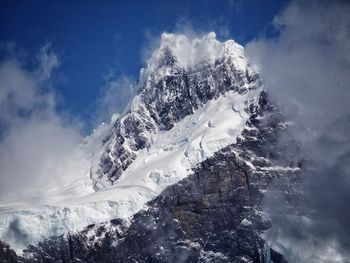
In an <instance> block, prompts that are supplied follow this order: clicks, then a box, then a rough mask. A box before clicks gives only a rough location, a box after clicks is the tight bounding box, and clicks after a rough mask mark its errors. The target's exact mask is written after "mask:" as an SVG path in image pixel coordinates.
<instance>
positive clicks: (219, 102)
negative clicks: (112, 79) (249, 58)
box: [0, 33, 262, 253]
mask: <svg viewBox="0 0 350 263" xmlns="http://www.w3.org/2000/svg"><path fill="white" fill-rule="evenodd" d="M163 39H164V41H163V42H162V44H161V48H162V47H163V46H164V43H167V45H173V46H174V47H175V49H174V50H175V54H176V56H178V58H179V61H180V63H181V64H182V65H183V66H184V67H191V66H192V65H195V64H196V63H214V62H215V58H216V57H217V56H221V55H222V54H226V53H227V52H229V53H230V52H232V53H234V55H235V57H236V56H237V54H238V57H239V58H240V59H238V60H235V61H236V62H237V63H238V64H237V65H236V66H237V67H238V68H240V69H242V71H243V70H244V71H248V70H250V69H249V68H248V66H247V62H246V61H245V59H244V57H243V48H241V47H240V46H239V45H237V44H235V45H233V44H232V42H230V41H228V42H224V43H220V42H218V41H217V40H216V39H215V34H213V33H210V34H209V35H207V36H205V37H203V38H202V39H192V40H189V39H187V38H186V37H185V36H183V35H171V34H166V35H163ZM168 42H169V43H168ZM187 47H190V48H187ZM228 47H232V48H228ZM183 49H185V51H184V50H183ZM182 51H184V52H185V53H184V54H183V53H181V52H182ZM186 52H187V53H186ZM188 52H189V53H188ZM157 54H158V53H157V51H155V52H154V54H153V56H152V58H151V60H150V62H149V64H148V67H147V68H146V70H143V71H142V72H141V75H142V76H143V77H144V76H145V74H146V73H145V72H147V71H149V70H150V69H151V68H153V67H155V65H156V64H157V62H156V61H155V57H157ZM203 54H205V56H202V55H203ZM203 59H204V60H203ZM157 61H158V60H157ZM191 63H192V64H191ZM152 70H154V69H152ZM164 74H166V73H164ZM142 76H141V77H142ZM141 83H142V80H141ZM251 85H252V86H250V84H249V83H244V85H243V86H242V87H241V89H240V90H239V91H237V90H230V91H228V92H226V93H224V94H221V95H220V96H218V97H217V98H215V99H212V100H209V101H208V102H207V103H205V104H204V105H203V106H200V107H199V108H198V109H196V110H195V111H194V113H193V114H190V115H188V116H186V117H184V118H183V119H181V120H180V121H178V122H177V123H175V124H174V126H173V127H172V128H171V129H170V130H158V131H157V132H156V133H154V134H152V135H151V142H152V143H151V145H150V146H149V147H145V148H143V149H140V150H139V151H138V153H137V157H136V159H135V160H134V161H133V162H132V163H131V164H130V165H129V166H128V167H127V169H126V170H125V171H124V172H123V173H122V175H121V176H120V178H119V179H118V180H117V181H115V182H114V183H113V185H112V186H110V187H106V188H103V189H99V191H95V190H96V188H94V185H93V183H92V180H90V177H91V175H92V171H93V170H95V169H96V164H97V163H98V160H99V158H100V157H101V155H102V153H103V152H104V151H105V145H104V144H103V143H102V140H103V138H105V137H106V136H108V134H110V132H111V129H112V130H113V122H112V123H111V124H109V125H106V124H105V125H102V126H101V127H99V128H98V129H97V130H96V131H95V132H94V134H93V135H91V136H90V137H88V138H86V141H85V142H84V143H83V144H82V145H81V148H80V150H81V153H82V155H84V158H82V161H81V163H79V164H77V167H76V173H75V175H72V176H71V177H70V178H69V179H67V181H65V182H64V184H62V185H57V186H55V187H53V188H51V189H47V191H46V194H45V195H43V196H41V197H40V201H38V200H37V202H35V205H34V204H33V202H32V201H30V200H29V201H28V200H27V201H21V202H19V201H16V202H11V201H6V202H1V204H0V239H1V240H4V241H7V242H8V243H10V244H11V246H12V247H13V248H14V249H15V250H16V252H19V253H21V251H22V250H23V249H24V248H25V247H26V246H27V245H28V244H33V243H37V242H38V241H40V240H42V239H43V238H45V237H50V236H54V235H60V234H62V233H65V232H67V231H75V230H80V229H82V228H83V227H85V226H87V225H89V224H92V223H98V222H103V221H107V220H110V219H112V218H116V217H120V218H124V219H128V218H130V217H131V216H132V215H133V214H135V213H136V212H137V211H139V210H140V209H142V208H144V206H145V203H146V202H147V201H149V200H151V199H152V198H154V197H156V196H157V195H158V194H159V193H160V192H161V191H162V190H164V189H165V188H166V187H167V186H169V185H172V184H175V183H176V182H178V181H179V180H181V179H182V178H184V177H186V176H187V175H189V174H190V173H191V169H192V168H193V167H194V166H195V165H197V164H199V163H200V162H202V161H203V160H205V159H206V158H208V157H210V156H212V155H213V154H214V153H215V152H216V151H218V150H220V149H222V148H223V147H225V146H227V145H230V144H232V143H235V142H236V140H237V138H238V136H240V134H241V133H242V131H243V129H244V128H245V124H246V122H247V120H248V118H249V117H250V116H249V114H248V111H246V109H247V108H248V107H249V106H251V105H257V103H258V98H259V94H260V92H261V89H262V87H258V88H257V87H256V83H254V84H251Z"/></svg>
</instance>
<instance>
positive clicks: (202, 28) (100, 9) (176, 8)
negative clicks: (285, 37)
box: [0, 0, 287, 123]
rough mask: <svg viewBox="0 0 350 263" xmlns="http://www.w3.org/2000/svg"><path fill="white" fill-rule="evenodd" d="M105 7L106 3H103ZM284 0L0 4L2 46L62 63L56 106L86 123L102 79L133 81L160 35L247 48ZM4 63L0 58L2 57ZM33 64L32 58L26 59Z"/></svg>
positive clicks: (6, 2)
mask: <svg viewBox="0 0 350 263" xmlns="http://www.w3.org/2000/svg"><path fill="white" fill-rule="evenodd" d="M102 2H103V3H102ZM286 4H287V1H285V0H265V1H260V0H255V1H254V0H245V1H243V0H231V1H180V0H178V1H89V4H87V2H86V1H2V2H1V8H0V32H1V34H0V42H1V43H8V42H14V43H15V44H16V47H17V49H23V50H25V51H26V52H27V53H28V54H35V53H37V52H38V50H39V49H40V48H41V47H42V46H43V45H45V44H46V43H51V49H52V50H53V51H54V52H55V54H56V55H57V56H58V58H59V60H60V68H59V70H58V72H57V73H56V74H55V78H56V79H55V83H54V85H53V87H54V88H55V92H56V93H57V94H58V96H59V97H60V98H61V99H60V106H61V107H63V108H64V109H66V110H68V111H69V112H70V113H71V114H73V115H74V116H77V117H79V118H80V119H82V120H83V121H84V122H86V123H90V122H91V118H92V116H93V114H94V111H95V108H96V98H98V97H99V96H101V89H102V88H103V87H104V86H105V85H106V76H108V74H109V73H110V72H113V74H114V75H113V76H114V77H115V78H118V76H121V75H126V76H130V77H132V78H134V79H137V78H138V74H139V70H140V68H141V67H142V65H143V63H144V58H143V55H142V54H143V53H142V51H143V50H144V49H145V47H147V46H148V45H149V44H150V42H152V39H153V38H156V37H158V36H159V35H160V34H161V33H162V32H164V31H167V32H174V31H181V30H182V29H183V28H185V27H188V26H190V27H192V29H193V30H195V31H197V32H209V31H215V32H216V33H217V35H218V38H219V39H221V40H225V39H228V38H233V39H235V40H236V41H237V42H239V43H241V44H245V43H247V42H248V41H250V40H251V39H253V38H254V37H257V36H259V35H261V34H266V33H269V28H270V27H269V25H270V23H271V21H272V20H273V18H274V17H275V16H276V14H278V13H279V12H280V11H281V9H282V8H283V7H284V6H286ZM0 57H1V56H0ZM29 57H32V59H35V56H29Z"/></svg>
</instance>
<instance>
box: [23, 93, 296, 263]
mask: <svg viewBox="0 0 350 263" xmlns="http://www.w3.org/2000/svg"><path fill="white" fill-rule="evenodd" d="M250 111H251V113H252V117H251V119H250V121H249V123H248V127H249V128H248V129H246V130H245V131H244V133H243V137H242V138H241V139H240V140H239V141H238V142H237V143H236V144H234V145H231V146H228V147H226V148H224V149H222V150H221V151H219V152H217V153H216V154H215V155H214V156H213V157H211V158H209V159H207V160H206V161H204V162H203V163H201V164H200V165H198V167H196V168H195V169H194V172H193V174H192V175H190V176H189V177H188V178H185V179H184V180H182V181H180V182H179V183H177V184H176V185H173V186H170V187H168V188H166V189H165V190H164V191H163V192H162V194H161V195H159V196H158V197H157V198H155V199H154V200H152V201H151V202H149V203H148V209H146V210H143V211H140V212H139V213H137V214H135V215H134V217H133V219H132V220H131V224H130V226H127V225H126V223H125V222H123V221H121V220H118V219H116V220H112V221H111V222H109V223H104V224H101V225H92V226H89V227H87V228H86V229H85V230H84V231H82V232H79V233H74V234H72V233H71V234H68V235H64V236H61V237H56V238H52V239H48V240H45V241H44V242H42V243H39V244H38V245H37V246H31V247H29V248H28V250H27V251H26V252H27V255H32V258H30V259H29V258H28V259H26V261H28V262H285V259H284V258H283V256H282V255H280V254H279V253H277V252H276V251H274V250H273V249H270V248H269V247H268V245H267V243H266V242H265V241H264V240H263V239H262V238H261V236H260V234H262V233H263V232H264V231H265V230H266V229H268V228H269V227H270V223H269V222H268V220H267V219H266V218H264V216H263V214H262V209H263V200H264V190H266V188H267V186H268V185H269V184H270V183H271V182H272V181H273V180H275V179H276V178H279V179H282V180H280V182H279V184H280V186H279V187H280V189H281V192H283V194H285V196H286V197H292V196H293V195H294V194H295V192H294V191H293V189H294V185H296V184H297V183H298V180H299V176H300V173H299V172H298V170H296V169H282V170H279V169H274V168H273V167H274V165H277V164H279V165H280V164H281V163H279V158H278V157H279V156H280V155H283V154H284V153H285V152H286V148H284V147H281V146H280V143H278V142H277V138H278V137H279V135H280V133H281V132H283V133H287V130H286V129H285V126H284V125H282V123H283V117H282V116H281V114H279V113H278V111H277V110H276V109H275V108H274V107H273V106H272V105H270V104H269V103H268V101H267V98H266V95H265V94H264V93H263V94H262V95H261V98H260V102H259V105H258V107H256V108H251V109H250ZM286 143H287V144H288V143H289V144H290V145H292V144H293V145H294V144H295V142H294V141H293V140H292V138H290V140H289V141H286ZM294 148H296V147H294ZM294 148H292V149H291V150H293V149H294ZM288 150H290V149H288ZM286 189H287V190H288V191H284V190H286Z"/></svg>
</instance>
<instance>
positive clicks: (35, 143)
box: [0, 45, 83, 201]
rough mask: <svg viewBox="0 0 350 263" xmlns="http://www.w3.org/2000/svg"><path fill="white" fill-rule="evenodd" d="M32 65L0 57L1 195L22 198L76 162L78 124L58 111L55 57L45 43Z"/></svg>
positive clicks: (57, 178) (69, 170)
mask: <svg viewBox="0 0 350 263" xmlns="http://www.w3.org/2000/svg"><path fill="white" fill-rule="evenodd" d="M37 59H38V61H37V63H36V66H35V67H34V68H32V69H29V68H28V67H26V61H23V59H20V58H19V56H14V55H13V53H12V54H10V55H9V56H7V57H6V58H5V59H4V60H2V61H0V105H1V106H0V123H1V126H0V127H1V140H0V167H1V170H0V199H1V200H11V201H13V200H21V199H22V200H25V201H29V200H28V198H29V197H33V196H37V197H40V194H41V193H42V192H43V191H46V190H47V188H46V189H45V188H44V187H43V186H44V185H50V186H54V185H55V184H56V183H58V182H62V180H65V179H64V178H67V176H72V173H74V172H75V167H76V165H77V164H79V162H80V161H81V158H83V157H82V153H81V152H80V151H79V149H78V145H79V143H80V142H81V139H82V136H81V134H80V132H79V126H78V125H75V124H73V123H72V121H71V120H69V119H67V118H63V117H62V116H61V115H60V114H58V113H57V111H56V109H55V107H56V101H55V95H54V93H53V92H52V91H51V87H50V82H51V75H52V72H53V70H54V69H55V68H57V67H58V65H59V60H58V58H57V57H56V55H55V54H54V53H52V52H51V51H50V46H49V45H45V46H44V47H43V48H42V49H41V50H40V52H39V55H38V57H37Z"/></svg>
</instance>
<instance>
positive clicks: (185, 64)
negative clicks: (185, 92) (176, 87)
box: [141, 32, 247, 79]
mask: <svg viewBox="0 0 350 263" xmlns="http://www.w3.org/2000/svg"><path fill="white" fill-rule="evenodd" d="M225 58H226V59H231V60H232V61H233V63H234V66H235V67H236V69H239V70H242V71H245V70H246V67H247V61H246V58H245V55H244V48H243V47H242V46H241V45H239V44H237V43H236V42H235V41H234V40H232V39H231V40H227V41H224V42H220V41H219V40H217V38H216V34H215V33H214V32H210V33H208V34H206V35H203V36H200V37H198V36H187V35H184V34H171V33H163V34H162V35H161V39H160V45H159V48H157V49H156V50H155V51H154V52H153V53H152V55H151V57H150V59H149V60H148V61H147V65H146V68H144V69H143V70H142V72H141V79H144V78H147V76H149V74H150V73H152V72H154V71H159V70H161V69H163V70H166V69H167V68H172V67H178V68H182V69H184V70H189V69H191V68H196V67H198V66H199V65H203V64H214V63H215V62H216V61H217V60H222V59H225Z"/></svg>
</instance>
